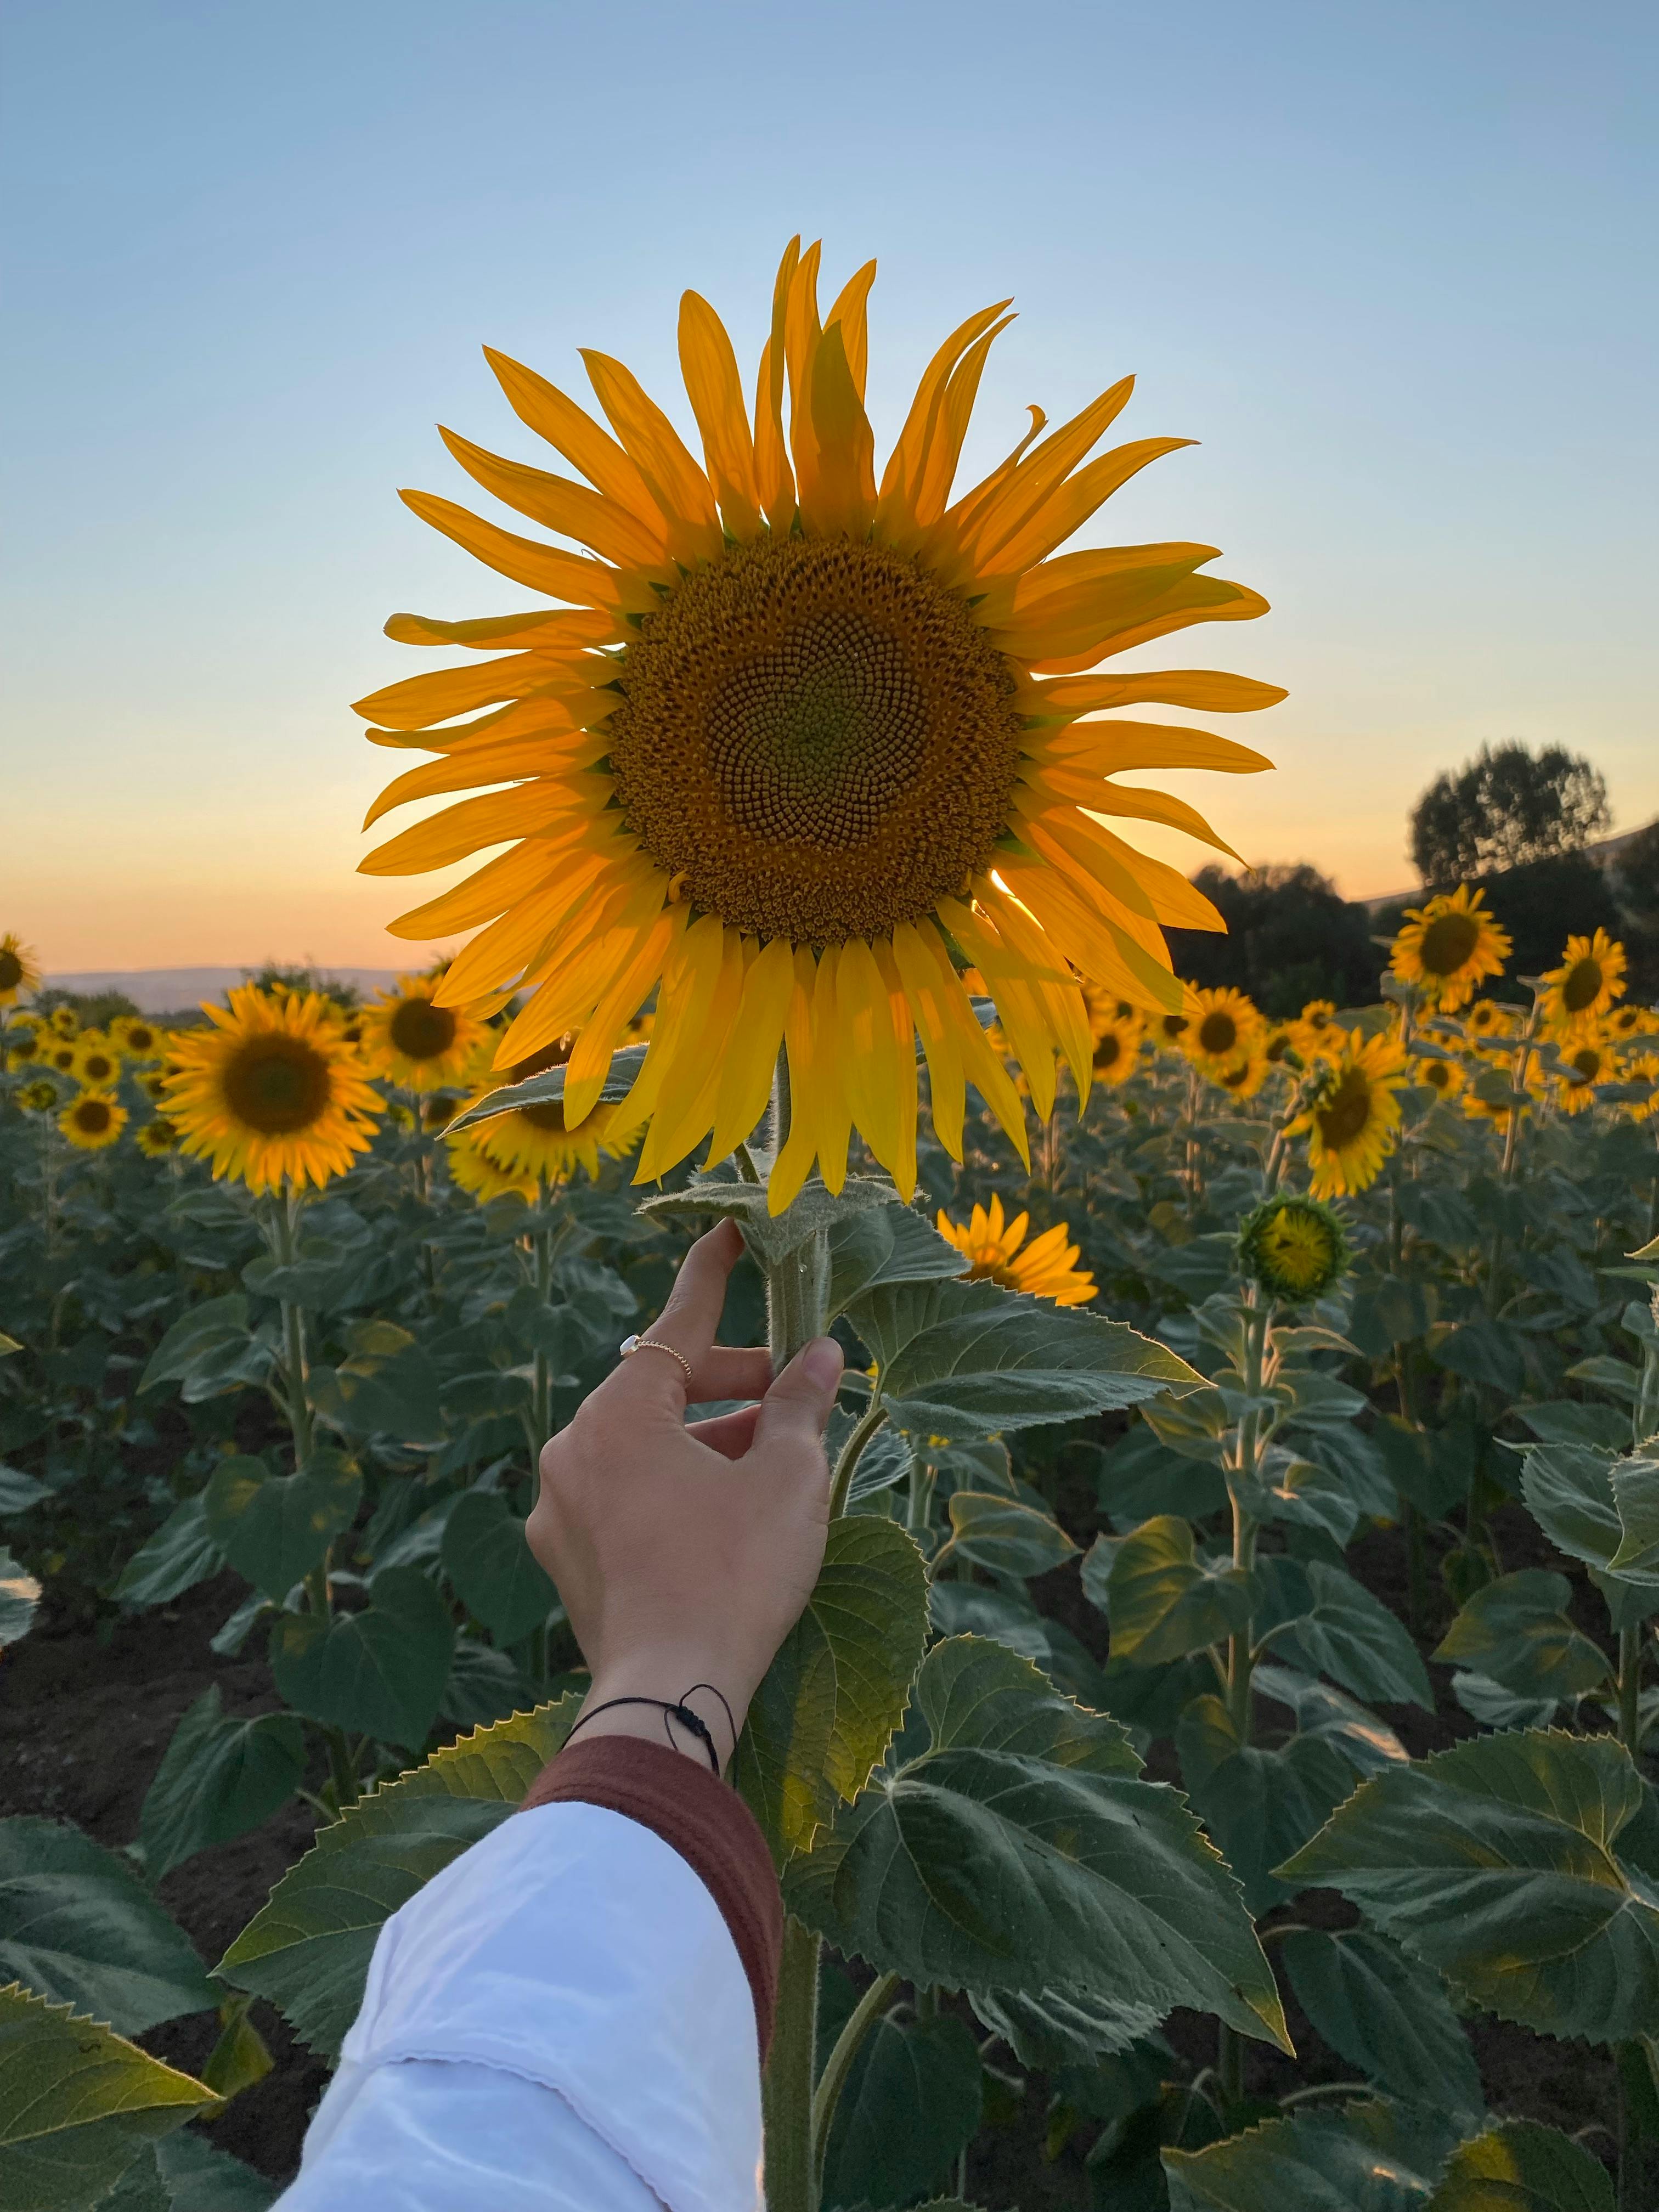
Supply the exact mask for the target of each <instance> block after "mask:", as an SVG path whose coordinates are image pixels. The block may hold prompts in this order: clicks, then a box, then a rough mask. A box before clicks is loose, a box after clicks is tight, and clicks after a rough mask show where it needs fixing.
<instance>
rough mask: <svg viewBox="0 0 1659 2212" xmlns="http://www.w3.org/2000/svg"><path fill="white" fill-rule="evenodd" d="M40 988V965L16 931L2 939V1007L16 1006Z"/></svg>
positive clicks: (0, 981) (7, 933) (0, 969)
mask: <svg viewBox="0 0 1659 2212" xmlns="http://www.w3.org/2000/svg"><path fill="white" fill-rule="evenodd" d="M39 989H40V960H39V959H38V958H37V957H36V955H35V953H34V951H33V948H32V947H30V946H29V945H25V944H24V942H23V940H22V939H21V937H19V936H18V934H17V933H16V932H15V930H11V929H9V930H8V931H7V932H6V933H5V935H4V936H3V937H0V1007H4V1006H15V1005H16V1004H17V1001H18V1000H19V999H21V997H22V996H23V994H25V993H26V992H28V991H38V990H39Z"/></svg>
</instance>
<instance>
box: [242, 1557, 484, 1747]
mask: <svg viewBox="0 0 1659 2212" xmlns="http://www.w3.org/2000/svg"><path fill="white" fill-rule="evenodd" d="M454 1648H455V1624H454V1622H453V1620H451V1619H450V1615H449V1608H448V1607H447V1605H446V1604H445V1603H444V1601H443V1600H442V1598H441V1597H440V1595H438V1593H437V1591H436V1590H435V1589H434V1588H433V1586H432V1584H431V1583H429V1582H428V1580H427V1578H426V1577H425V1576H424V1575H423V1574H422V1573H421V1572H420V1571H419V1569H418V1568H416V1567H387V1568H386V1569H385V1570H384V1571H382V1572H381V1573H380V1574H378V1575H376V1576H375V1577H374V1581H373V1582H372V1583H370V1585H369V1604H368V1608H367V1610H366V1611H364V1612H362V1613H336V1614H334V1615H333V1616H332V1618H328V1617H326V1616H325V1615H324V1614H322V1613H281V1614H279V1615H278V1616H277V1618H276V1620H274V1621H273V1622H272V1624H271V1629H270V1671H271V1673H272V1674H273V1675H274V1676H275V1677H276V1687H277V1688H278V1689H279V1690H280V1691H281V1692H282V1693H283V1697H284V1698H285V1699H287V1700H288V1702H289V1705H293V1706H295V1708H296V1709H297V1710H298V1711H300V1712H302V1713H308V1714H309V1715H310V1717H312V1719H313V1720H315V1721H320V1722H321V1723H323V1725H324V1727H325V1728H341V1729H349V1731H350V1732H351V1733H352V1734H354V1735H356V1734H362V1735H372V1736H375V1737H378V1738H379V1740H380V1741H381V1742H382V1743H395V1744H402V1745H403V1746H404V1747H405V1748H406V1749H410V1750H416V1749H418V1748H419V1747H420V1746H421V1745H422V1743H424V1742H425V1741H426V1738H427V1732H428V1729H430V1728H431V1726H432V1723H433V1722H434V1720H435V1718H436V1717H437V1712H438V1705H439V1702H440V1700H441V1699H442V1697H443V1693H444V1684H445V1683H446V1682H447V1680H448V1679H449V1662H450V1658H451V1656H452V1654H453V1650H454Z"/></svg>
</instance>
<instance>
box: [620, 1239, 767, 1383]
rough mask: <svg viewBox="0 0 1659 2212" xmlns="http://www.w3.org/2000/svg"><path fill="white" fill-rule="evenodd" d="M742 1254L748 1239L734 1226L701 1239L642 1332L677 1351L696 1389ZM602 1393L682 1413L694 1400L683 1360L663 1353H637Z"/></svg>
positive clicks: (686, 1256)
mask: <svg viewBox="0 0 1659 2212" xmlns="http://www.w3.org/2000/svg"><path fill="white" fill-rule="evenodd" d="M742 1250H743V1237H742V1236H741V1234H740V1232H739V1231H738V1225H737V1224H736V1222H734V1221H730V1220H727V1221H722V1222H721V1223H720V1225H719V1226H718V1227H717V1228H714V1229H711V1230H710V1231H708V1234H707V1236H704V1237H698V1239H697V1241H696V1243H695V1244H694V1245H693V1246H692V1247H691V1249H690V1251H689V1252H688V1253H687V1254H686V1255H685V1257H684V1260H683V1261H681V1262H680V1271H679V1273H678V1275H676V1277H675V1278H674V1287H673V1289H672V1290H671V1291H670V1292H669V1294H668V1304H666V1305H665V1307H664V1308H663V1310H662V1311H661V1312H660V1313H659V1315H658V1316H657V1318H656V1319H655V1321H653V1322H652V1323H651V1325H650V1327H649V1328H647V1329H646V1330H644V1331H643V1332H642V1334H645V1335H647V1336H649V1337H651V1338H652V1339H653V1340H654V1341H655V1342H656V1343H658V1344H665V1345H668V1346H671V1348H672V1349H673V1350H674V1351H676V1352H678V1353H679V1354H680V1355H681V1358H684V1359H685V1360H687V1361H688V1362H689V1363H690V1368H691V1381H692V1384H693V1385H696V1384H697V1383H699V1382H700V1377H699V1374H698V1370H699V1369H700V1368H701V1367H702V1364H703V1363H704V1362H705V1361H706V1360H707V1359H708V1354H709V1352H710V1350H711V1349H712V1347H713V1345H714V1332H715V1330H716V1329H717V1328H719V1327H720V1309H721V1307H722V1306H723V1305H724V1304H725V1303H726V1279H727V1277H728V1276H729V1275H730V1274H731V1273H732V1268H733V1267H736V1265H737V1263H738V1256H739V1255H740V1254H741V1253H742ZM601 1387H602V1388H603V1389H604V1390H605V1394H606V1395H607V1396H609V1397H624V1396H625V1397H626V1398H628V1399H629V1400H630V1401H633V1402H635V1404H637V1405H639V1406H640V1407H642V1408H643V1407H650V1406H663V1407H671V1408H673V1409H674V1410H676V1411H678V1409H679V1408H680V1407H683V1406H684V1405H685V1403H686V1402H687V1400H688V1397H689V1396H690V1388H689V1387H688V1381H687V1376H686V1373H685V1370H684V1368H683V1367H682V1366H681V1365H680V1363H679V1360H678V1359H670V1358H666V1357H665V1354H664V1353H662V1352H636V1353H635V1354H634V1356H633V1357H632V1358H629V1359H625V1360H624V1361H623V1364H622V1365H621V1366H620V1367H619V1368H617V1370H616V1372H615V1373H614V1374H613V1375H611V1376H609V1377H608V1378H607V1379H606V1381H605V1383H604V1384H603V1385H602V1386H601ZM710 1395H716V1394H714V1393H713V1392H711V1393H710ZM720 1395H723V1394H720Z"/></svg>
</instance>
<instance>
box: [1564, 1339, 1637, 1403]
mask: <svg viewBox="0 0 1659 2212" xmlns="http://www.w3.org/2000/svg"><path fill="white" fill-rule="evenodd" d="M1567 1379H1568V1381H1569V1382H1571V1383H1589V1386H1590V1388H1591V1389H1595V1390H1610V1391H1611V1392H1612V1393H1613V1396H1614V1397H1615V1398H1624V1399H1627V1400H1628V1401H1630V1402H1631V1403H1632V1404H1634V1402H1635V1401H1636V1400H1637V1398H1638V1397H1639V1396H1640V1395H1641V1389H1642V1370H1641V1369H1640V1368H1639V1367H1632V1364H1631V1363H1630V1361H1629V1360H1628V1359H1616V1358H1614V1357H1613V1354H1612V1352H1597V1353H1596V1354H1595V1358H1591V1359H1581V1360H1580V1361H1579V1362H1578V1363H1577V1365H1576V1366H1573V1367H1569V1368H1568V1370H1567Z"/></svg>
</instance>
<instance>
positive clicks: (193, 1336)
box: [138, 1291, 251, 1398]
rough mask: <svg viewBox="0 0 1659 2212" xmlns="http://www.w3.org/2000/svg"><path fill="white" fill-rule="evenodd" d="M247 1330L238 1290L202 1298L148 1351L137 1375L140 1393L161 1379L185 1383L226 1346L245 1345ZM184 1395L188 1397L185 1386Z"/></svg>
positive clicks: (244, 1302)
mask: <svg viewBox="0 0 1659 2212" xmlns="http://www.w3.org/2000/svg"><path fill="white" fill-rule="evenodd" d="M250 1334H251V1333H250V1331H249V1328H248V1303H247V1300H246V1297H243V1295H242V1293H241V1292H240V1291H233V1292H232V1293H231V1295H230V1296H229V1297H223V1298H204V1299H203V1300H202V1301H201V1303H200V1304H197V1305H193V1306H191V1309H190V1310H189V1312H188V1313H186V1314H185V1316H183V1318H182V1319H181V1320H179V1321H176V1322H174V1323H173V1327H172V1328H170V1329H169V1330H168V1331H167V1334H166V1335H165V1336H164V1337H163V1338H162V1339H161V1342H160V1343H159V1344H158V1345H157V1346H156V1347H155V1351H154V1352H151V1354H150V1356H149V1364H148V1366H146V1368H145V1369H144V1371H143V1375H142V1376H140V1377H139V1381H138V1389H139V1392H140V1394H141V1395H142V1394H143V1392H144V1391H146V1390H153V1389H155V1387H156V1385H157V1384H158V1383H185V1384H186V1385H188V1384H189V1383H191V1381H192V1380H193V1379H195V1378H196V1376H197V1374H198V1373H205V1372H207V1371H209V1370H210V1369H212V1367H213V1364H214V1363H215V1361H216V1359H217V1358H219V1357H220V1356H221V1355H222V1353H223V1352H225V1350H226V1349H227V1348H233V1349H237V1350H240V1348H242V1347H244V1346H246V1344H247V1342H248V1340H249V1336H250ZM189 1395H190V1394H189V1390H188V1388H186V1390H185V1396H186V1398H188V1397H189Z"/></svg>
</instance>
